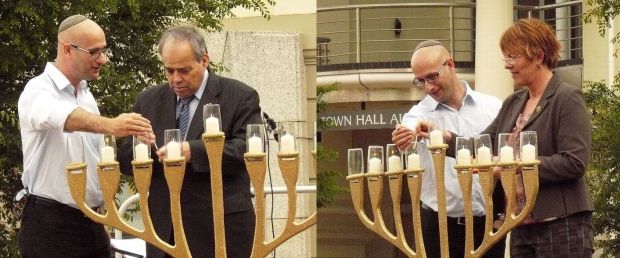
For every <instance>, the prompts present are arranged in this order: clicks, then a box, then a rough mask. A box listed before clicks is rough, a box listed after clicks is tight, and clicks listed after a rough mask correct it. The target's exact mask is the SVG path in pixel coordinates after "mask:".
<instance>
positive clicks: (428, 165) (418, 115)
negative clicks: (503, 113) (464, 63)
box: [402, 81, 502, 217]
mask: <svg viewBox="0 0 620 258" xmlns="http://www.w3.org/2000/svg"><path fill="white" fill-rule="evenodd" d="M462 83H463V87H465V90H466V92H465V97H464V98H463V100H462V101H463V103H462V106H461V110H455V109H453V108H451V107H449V106H448V105H445V104H443V103H439V102H437V101H435V100H434V99H433V98H432V97H430V96H428V95H427V96H426V97H425V98H424V99H423V100H422V101H420V103H418V105H415V106H413V107H412V108H411V110H409V112H407V114H405V115H404V116H403V121H402V124H403V125H405V126H407V127H409V128H413V125H415V123H416V122H417V121H420V120H428V119H433V118H435V119H439V120H440V121H441V122H440V123H441V124H443V129H444V130H448V131H451V132H453V133H456V134H457V135H460V136H464V137H472V136H476V135H478V134H479V133H480V132H482V131H483V130H484V129H486V127H487V125H489V124H490V123H491V122H492V121H493V119H494V118H495V116H496V115H497V112H498V111H499V109H500V107H501V105H502V102H501V101H500V100H499V99H497V98H495V97H492V96H489V95H485V94H482V93H479V92H475V91H473V90H472V89H471V88H470V87H469V84H467V82H466V81H462ZM419 151H420V159H421V162H422V166H423V167H424V169H425V172H424V174H423V176H422V178H423V179H422V190H421V196H420V200H421V201H422V203H424V204H426V205H427V206H429V207H431V208H432V209H433V210H435V211H437V210H438V208H437V191H436V188H435V169H434V167H433V162H432V157H431V154H430V152H429V151H428V149H427V148H426V141H422V142H421V144H420V149H419ZM455 164H456V160H455V159H454V158H451V157H446V161H445V185H446V211H447V215H448V216H449V217H463V216H465V209H464V206H463V194H462V193H461V187H460V185H459V182H458V178H457V175H456V170H455V169H454V165H455ZM472 200H473V203H472V209H473V215H474V216H481V215H484V214H485V212H484V199H483V195H482V189H481V187H480V179H479V178H478V175H474V180H473V183H472Z"/></svg>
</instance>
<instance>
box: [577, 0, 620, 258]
mask: <svg viewBox="0 0 620 258" xmlns="http://www.w3.org/2000/svg"><path fill="white" fill-rule="evenodd" d="M587 5H588V6H589V7H590V8H589V9H588V10H587V11H586V13H585V14H584V21H585V22H586V23H590V22H592V21H596V24H597V25H598V32H599V34H600V35H601V36H602V37H604V36H605V34H606V32H607V28H610V27H611V25H612V24H613V22H614V18H616V17H617V16H618V14H620V2H619V1H617V0H588V1H587ZM609 36H610V37H612V42H614V43H617V42H619V41H620V33H617V34H616V35H609ZM614 55H615V53H614ZM583 88H584V90H585V93H584V96H585V98H586V102H587V104H588V107H589V108H590V110H591V112H592V125H593V129H592V146H593V147H594V148H592V160H591V161H590V164H589V170H588V177H587V179H588V184H589V187H590V190H591V191H592V198H593V200H594V206H595V208H596V212H595V213H594V216H593V223H594V233H595V235H596V236H600V238H597V240H596V242H595V245H596V248H597V249H602V251H603V253H602V255H601V257H620V217H619V216H618V214H620V205H619V204H620V174H619V173H618V172H619V171H618V169H619V168H620V132H619V131H618V128H620V74H616V76H615V79H614V83H613V85H611V87H608V86H607V84H606V82H605V81H603V82H584V85H583Z"/></svg>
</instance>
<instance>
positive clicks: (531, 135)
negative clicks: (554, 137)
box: [519, 131, 538, 162]
mask: <svg viewBox="0 0 620 258" xmlns="http://www.w3.org/2000/svg"><path fill="white" fill-rule="evenodd" d="M519 138H520V143H519V146H521V149H520V156H521V161H522V162H533V161H536V160H537V159H538V138H537V136H536V132H534V131H523V132H521V135H520V136H519Z"/></svg>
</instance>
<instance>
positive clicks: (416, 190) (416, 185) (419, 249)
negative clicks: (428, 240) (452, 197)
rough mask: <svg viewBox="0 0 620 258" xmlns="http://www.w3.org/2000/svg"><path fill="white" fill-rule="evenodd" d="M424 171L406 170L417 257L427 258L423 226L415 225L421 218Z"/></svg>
mask: <svg viewBox="0 0 620 258" xmlns="http://www.w3.org/2000/svg"><path fill="white" fill-rule="evenodd" d="M423 172H424V169H415V170H405V172H404V174H405V175H406V176H407V186H409V196H410V197H411V214H412V216H413V221H414V227H413V234H414V238H415V250H416V251H415V253H414V254H415V257H421V258H426V249H425V248H424V240H423V237H422V227H421V225H417V226H416V225H415V222H416V221H421V218H420V192H421V189H422V175H423Z"/></svg>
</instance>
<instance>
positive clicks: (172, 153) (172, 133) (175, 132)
mask: <svg viewBox="0 0 620 258" xmlns="http://www.w3.org/2000/svg"><path fill="white" fill-rule="evenodd" d="M182 142H183V140H182V138H181V130H179V129H168V130H165V131H164V145H165V146H166V158H168V159H178V158H181V153H183V152H182V145H181V144H182Z"/></svg>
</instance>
